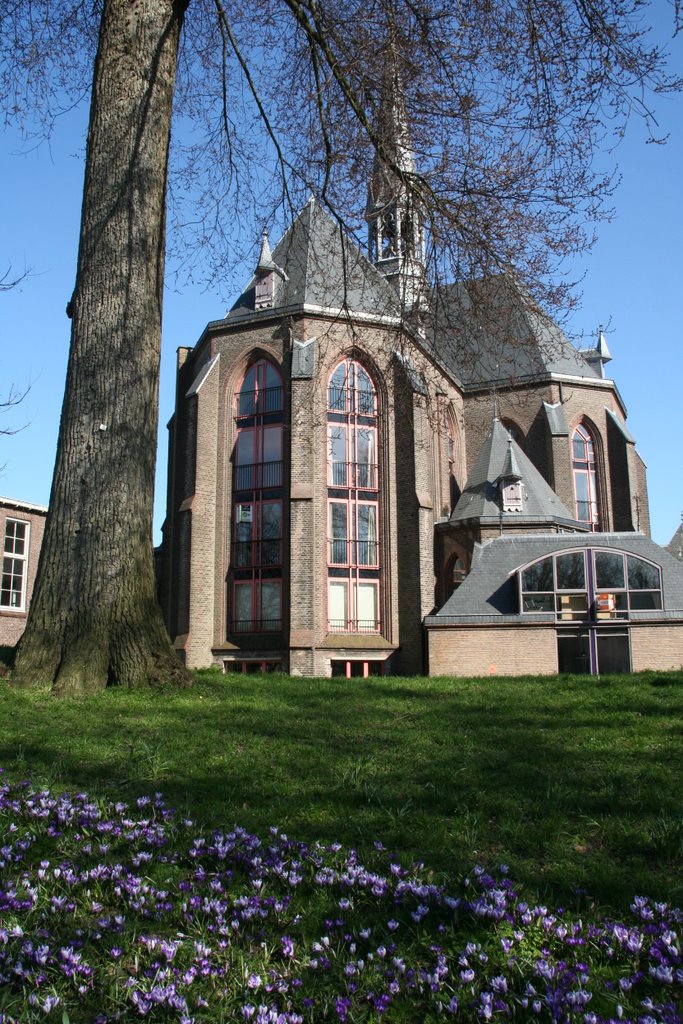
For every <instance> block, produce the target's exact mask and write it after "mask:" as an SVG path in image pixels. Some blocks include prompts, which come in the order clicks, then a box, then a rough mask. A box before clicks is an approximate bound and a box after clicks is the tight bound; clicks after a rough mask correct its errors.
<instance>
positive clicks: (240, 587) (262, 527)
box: [229, 359, 282, 633]
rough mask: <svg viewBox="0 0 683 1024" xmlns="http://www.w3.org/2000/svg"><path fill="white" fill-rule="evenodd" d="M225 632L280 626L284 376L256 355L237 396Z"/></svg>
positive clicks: (265, 629)
mask: <svg viewBox="0 0 683 1024" xmlns="http://www.w3.org/2000/svg"><path fill="white" fill-rule="evenodd" d="M235 429H236V438H235V456H234V467H233V487H232V495H233V500H232V528H231V545H230V547H231V551H230V575H231V583H232V587H231V600H230V602H229V606H230V624H229V631H230V632H234V633H251V632H255V633H256V632H274V631H278V630H280V629H281V628H282V377H281V376H280V373H279V371H278V370H277V369H276V367H275V366H273V364H272V363H270V362H268V361H267V360H265V359H259V360H258V361H257V362H255V363H252V364H251V366H249V368H248V369H247V371H246V373H245V375H244V377H243V379H242V382H241V384H240V387H239V388H238V390H237V392H236V395H235Z"/></svg>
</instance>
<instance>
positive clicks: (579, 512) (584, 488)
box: [572, 423, 601, 530]
mask: <svg viewBox="0 0 683 1024" xmlns="http://www.w3.org/2000/svg"><path fill="white" fill-rule="evenodd" d="M572 468H573V472H574V498H575V501H576V518H577V519H578V520H579V522H581V523H589V524H590V527H591V529H592V530H599V529H600V525H601V523H600V503H599V497H598V476H597V470H596V459H595V443H594V441H593V438H592V436H591V434H590V431H589V430H588V427H587V426H586V425H585V424H584V423H580V424H579V425H578V427H577V428H576V430H575V431H574V433H573V435H572Z"/></svg>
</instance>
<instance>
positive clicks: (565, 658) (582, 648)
mask: <svg viewBox="0 0 683 1024" xmlns="http://www.w3.org/2000/svg"><path fill="white" fill-rule="evenodd" d="M518 585H519V597H520V610H521V611H522V613H524V614H527V613H528V614H530V615H533V614H538V613H545V614H547V613H549V612H550V613H552V614H554V615H555V620H556V622H557V625H558V629H557V644H558V667H559V671H560V672H590V673H594V674H596V673H606V672H629V671H630V670H631V655H630V637H629V630H628V626H627V622H628V619H629V617H630V614H631V613H632V612H638V611H649V610H652V611H656V610H658V609H661V608H662V580H661V571H660V569H659V567H658V566H656V565H654V564H653V563H652V562H648V561H646V560H645V559H643V558H638V557H637V556H635V555H632V554H629V553H627V552H623V551H615V550H611V549H610V550H605V549H604V548H601V549H597V548H594V549H591V548H588V549H585V550H581V551H576V550H574V551H565V552H560V553H558V554H554V555H547V556H545V557H544V558H540V559H538V560H537V561H535V562H532V563H531V564H530V565H527V566H525V567H524V568H522V569H521V570H519V572H518Z"/></svg>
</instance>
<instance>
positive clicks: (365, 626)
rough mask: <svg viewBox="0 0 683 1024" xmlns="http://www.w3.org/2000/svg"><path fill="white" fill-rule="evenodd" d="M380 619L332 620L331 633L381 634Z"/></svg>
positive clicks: (330, 623)
mask: <svg viewBox="0 0 683 1024" xmlns="http://www.w3.org/2000/svg"><path fill="white" fill-rule="evenodd" d="M379 627H380V622H379V619H330V620H329V629H330V633H379Z"/></svg>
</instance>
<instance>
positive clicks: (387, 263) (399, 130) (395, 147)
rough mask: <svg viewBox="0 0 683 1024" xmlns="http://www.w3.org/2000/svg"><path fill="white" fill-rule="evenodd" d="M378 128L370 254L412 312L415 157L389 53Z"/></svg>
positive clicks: (419, 238)
mask: <svg viewBox="0 0 683 1024" xmlns="http://www.w3.org/2000/svg"><path fill="white" fill-rule="evenodd" d="M376 128H377V139H378V148H377V151H376V153H375V161H374V164H373V169H372V178H371V180H370V185H369V188H368V203H367V208H366V213H365V217H366V220H367V222H368V248H369V255H370V259H371V261H372V262H373V263H374V264H375V266H376V267H377V268H378V270H381V272H382V273H383V274H384V275H385V277H386V278H387V279H388V280H389V281H391V283H392V284H393V285H394V287H395V288H396V289H397V290H398V292H399V294H400V296H401V302H402V305H403V308H404V309H405V310H407V311H410V310H411V309H413V308H414V307H415V305H416V304H417V303H418V301H419V299H420V296H421V295H422V293H423V291H424V255H425V254H424V231H423V227H422V217H421V212H420V209H419V207H418V205H417V204H416V203H415V198H414V196H413V194H412V192H411V189H410V180H411V179H412V178H414V176H415V157H414V154H413V150H412V145H411V139H410V130H409V126H408V116H407V113H406V108H405V103H404V100H403V87H402V83H401V77H400V74H399V72H398V69H397V66H396V56H395V53H394V51H393V50H390V52H389V57H388V60H387V67H386V70H385V74H384V80H383V83H382V97H381V102H380V110H379V116H378V118H377V125H376Z"/></svg>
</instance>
